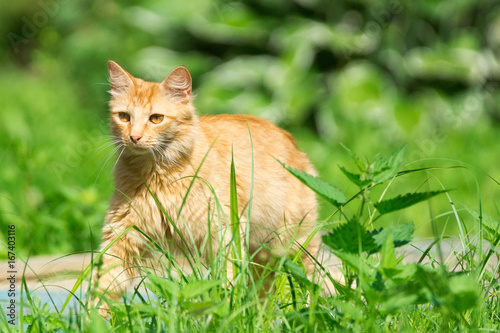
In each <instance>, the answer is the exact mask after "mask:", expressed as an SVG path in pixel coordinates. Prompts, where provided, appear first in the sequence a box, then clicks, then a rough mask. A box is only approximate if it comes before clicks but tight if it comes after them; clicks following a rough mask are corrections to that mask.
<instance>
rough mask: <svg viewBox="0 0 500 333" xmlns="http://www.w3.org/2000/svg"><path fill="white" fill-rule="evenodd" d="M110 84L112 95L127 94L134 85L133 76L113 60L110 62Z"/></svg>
mask: <svg viewBox="0 0 500 333" xmlns="http://www.w3.org/2000/svg"><path fill="white" fill-rule="evenodd" d="M108 72H109V82H110V83H111V94H119V93H125V92H127V91H128V90H129V89H130V88H131V87H132V86H133V85H134V81H132V75H130V74H129V73H127V72H126V71H125V70H124V69H123V68H121V67H120V65H118V64H117V63H116V62H114V61H113V60H109V61H108Z"/></svg>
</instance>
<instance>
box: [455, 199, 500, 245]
mask: <svg viewBox="0 0 500 333" xmlns="http://www.w3.org/2000/svg"><path fill="white" fill-rule="evenodd" d="M462 207H464V208H465V209H466V210H467V212H468V213H469V214H470V215H472V217H473V218H474V220H475V221H476V222H477V223H479V219H481V220H482V222H483V227H484V229H485V230H486V234H485V235H484V238H485V239H486V240H487V241H489V242H492V243H494V242H495V241H496V240H497V239H498V238H499V237H500V221H499V220H495V219H494V218H492V217H491V216H489V215H488V214H485V213H484V212H482V213H481V216H480V214H479V212H477V211H476V210H474V209H470V208H469V207H466V206H465V205H462Z"/></svg>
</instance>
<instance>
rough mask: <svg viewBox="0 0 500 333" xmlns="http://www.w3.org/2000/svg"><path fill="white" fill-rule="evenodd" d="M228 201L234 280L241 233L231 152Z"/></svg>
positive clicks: (237, 268)
mask: <svg viewBox="0 0 500 333" xmlns="http://www.w3.org/2000/svg"><path fill="white" fill-rule="evenodd" d="M229 188H230V193H229V202H230V210H231V233H232V239H233V241H232V243H233V251H232V252H233V280H236V276H237V275H238V273H239V272H240V266H239V265H238V263H239V262H240V260H241V239H240V237H241V235H240V219H239V215H238V193H237V185H236V171H235V167H234V157H233V154H232V152H231V179H230V182H229Z"/></svg>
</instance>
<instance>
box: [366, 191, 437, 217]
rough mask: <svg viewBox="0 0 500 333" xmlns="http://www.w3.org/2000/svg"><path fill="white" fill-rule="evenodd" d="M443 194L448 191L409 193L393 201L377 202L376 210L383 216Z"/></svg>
mask: <svg viewBox="0 0 500 333" xmlns="http://www.w3.org/2000/svg"><path fill="white" fill-rule="evenodd" d="M443 192H446V191H444V190H443V191H430V192H420V193H407V194H405V195H399V196H397V197H395V198H392V199H388V200H383V201H380V202H377V203H376V204H375V208H376V209H377V210H378V211H379V213H380V214H381V215H383V214H387V213H391V212H395V211H397V210H400V209H404V208H407V207H410V206H413V205H415V204H417V203H419V202H421V201H425V200H428V199H430V198H432V197H433V196H436V195H438V194H441V193H443Z"/></svg>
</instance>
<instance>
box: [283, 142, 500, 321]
mask: <svg viewBox="0 0 500 333" xmlns="http://www.w3.org/2000/svg"><path fill="white" fill-rule="evenodd" d="M346 150H347V151H348V153H349V154H350V156H351V157H352V159H353V161H354V163H355V165H356V167H357V171H355V172H354V171H348V170H347V169H346V168H344V167H340V169H341V171H342V172H343V174H344V175H345V176H346V177H347V178H348V179H349V181H350V182H352V183H353V184H354V185H356V186H357V187H358V188H359V191H358V192H357V193H356V194H355V195H353V196H352V197H351V198H350V199H347V198H346V196H345V195H344V193H343V192H342V191H341V190H340V189H338V188H336V187H334V186H332V185H330V184H328V183H326V182H324V181H322V180H320V179H318V178H315V177H312V176H311V175H308V174H305V173H303V172H300V171H297V170H295V169H292V168H288V167H287V169H288V171H289V172H291V173H292V174H293V175H294V176H295V177H297V178H298V179H300V180H301V181H302V182H303V183H304V184H306V185H307V186H309V187H310V188H311V189H313V190H314V191H315V192H316V193H317V194H318V195H319V196H320V197H321V198H323V199H325V200H326V201H327V202H329V203H331V204H332V205H334V206H335V207H336V208H337V209H336V211H335V212H334V213H333V214H332V216H331V217H330V218H329V219H328V220H331V219H332V217H334V216H339V217H338V218H337V219H336V221H337V223H336V225H338V226H337V227H336V228H334V229H333V230H332V231H330V232H328V233H326V234H325V235H323V237H322V238H323V242H324V244H325V245H326V247H327V248H328V250H330V251H331V252H332V253H333V254H334V255H335V256H337V257H338V258H339V259H340V260H341V262H342V273H343V281H337V280H335V279H334V278H333V277H332V276H330V274H329V273H328V271H326V269H325V268H324V267H322V266H321V265H320V267H321V268H322V269H324V271H325V274H326V276H327V278H328V279H330V281H331V283H332V284H333V285H334V286H335V289H336V291H337V293H338V295H335V296H332V297H330V298H321V297H320V298H317V300H320V301H321V300H322V301H324V303H322V304H321V307H322V308H323V309H327V308H328V309H329V310H330V311H333V314H334V315H333V317H329V318H330V319H331V320H332V321H334V322H337V324H338V323H339V322H341V321H343V320H347V319H346V318H348V320H351V321H363V323H364V325H366V323H367V321H370V320H373V321H380V320H382V322H383V321H384V320H386V319H387V318H390V316H391V315H394V314H395V313H401V312H402V311H404V312H407V311H408V309H415V306H418V305H424V304H426V305H430V306H431V307H433V306H434V307H440V308H442V309H446V311H445V312H446V315H447V316H450V318H449V319H450V320H453V319H458V320H460V319H468V318H467V317H468V316H470V312H471V311H468V310H471V309H475V308H476V309H477V305H478V304H479V302H480V300H481V298H482V296H483V295H482V290H481V284H480V279H481V277H482V276H483V274H485V273H486V272H487V270H485V269H484V268H485V267H486V263H487V262H488V260H489V259H490V257H491V255H492V254H493V253H492V252H491V251H490V253H489V254H488V255H487V256H486V257H484V259H483V260H482V262H481V263H479V264H476V266H479V268H481V267H482V268H483V269H482V270H478V271H471V269H472V268H473V267H472V266H470V265H467V261H468V260H469V259H471V258H472V256H470V255H471V253H470V252H469V253H468V254H466V255H465V256H464V257H462V260H460V259H458V260H459V262H461V264H464V262H465V264H464V265H461V266H462V267H461V268H460V271H458V270H457V271H456V272H449V271H448V269H447V267H445V264H444V263H440V262H439V258H437V259H436V258H433V257H432V256H431V255H430V250H431V248H432V247H434V246H437V247H439V242H440V241H441V238H439V237H437V239H436V240H435V241H434V242H433V243H432V244H431V245H430V246H429V247H428V248H427V249H422V250H421V257H420V259H419V260H418V262H417V263H403V261H402V260H403V257H404V253H402V254H400V255H398V252H397V251H396V250H397V248H400V247H402V246H403V245H407V244H409V243H410V241H411V240H412V236H413V233H414V230H415V226H414V224H413V223H412V222H408V223H398V224H396V225H392V226H388V227H383V228H382V227H380V228H377V227H376V225H377V224H376V223H375V222H377V221H378V220H379V219H380V218H382V217H385V216H387V215H388V214H389V213H392V212H395V211H398V210H401V209H405V208H408V207H410V206H413V205H415V204H418V203H421V202H423V201H427V200H429V199H431V198H432V197H434V196H436V195H439V194H443V193H445V192H446V190H439V191H424V192H412V193H405V194H402V195H397V196H395V197H393V198H389V199H385V198H384V196H385V194H386V192H387V190H388V188H389V186H390V184H392V183H393V182H394V181H397V179H398V178H399V177H404V176H407V175H409V174H412V173H416V172H423V171H426V170H429V169H431V168H420V169H414V170H406V171H401V168H402V162H403V158H404V152H405V147H402V148H401V149H399V150H398V151H396V152H395V153H394V154H393V155H392V156H390V157H389V158H386V157H382V156H378V157H376V158H375V161H374V162H373V163H368V162H363V161H362V160H361V159H360V158H359V157H358V156H357V155H356V154H354V153H353V152H351V151H350V150H349V149H347V148H346ZM387 183H388V184H389V185H387V187H386V188H385V189H384V190H383V193H382V195H381V197H379V198H378V199H374V198H372V193H373V192H372V190H373V189H374V188H376V187H379V186H383V185H384V184H387ZM356 203H357V204H358V205H359V207H357V209H354V210H352V209H350V211H356V213H355V214H353V215H352V216H350V215H347V214H346V213H345V212H344V211H345V210H346V206H347V205H351V207H349V208H353V207H352V205H356ZM452 206H453V205H452ZM328 224H329V222H325V224H324V225H328ZM487 230H488V232H489V235H490V237H489V238H490V241H492V243H493V244H494V245H495V244H498V242H499V239H498V231H496V237H495V230H494V224H493V223H490V225H489V228H488V229H487ZM493 249H494V248H493ZM467 255H469V256H467ZM424 259H428V260H426V262H428V261H430V263H428V264H423V263H422V262H424ZM467 266H469V267H467ZM331 305H333V308H332V306H331ZM467 313H468V315H467ZM333 326H336V325H333ZM337 327H338V326H337Z"/></svg>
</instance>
